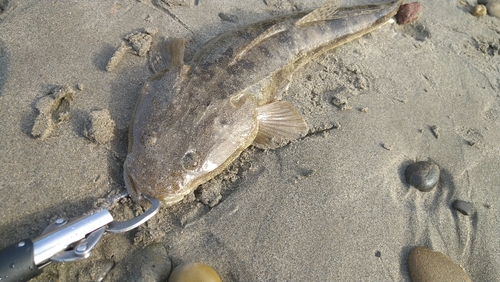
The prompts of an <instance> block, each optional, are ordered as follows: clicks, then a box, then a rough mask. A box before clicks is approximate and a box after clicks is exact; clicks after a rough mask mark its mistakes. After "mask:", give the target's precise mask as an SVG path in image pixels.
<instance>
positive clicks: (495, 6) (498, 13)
mask: <svg viewBox="0 0 500 282" xmlns="http://www.w3.org/2000/svg"><path fill="white" fill-rule="evenodd" d="M486 9H488V14H490V15H492V16H494V17H497V18H500V1H498V0H496V1H488V4H486Z"/></svg>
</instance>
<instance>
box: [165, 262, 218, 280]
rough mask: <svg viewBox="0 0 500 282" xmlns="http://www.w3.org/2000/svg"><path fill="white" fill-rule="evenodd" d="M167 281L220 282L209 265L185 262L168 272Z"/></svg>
mask: <svg viewBox="0 0 500 282" xmlns="http://www.w3.org/2000/svg"><path fill="white" fill-rule="evenodd" d="M168 281H169V282H198V281H204V282H222V280H221V279H220V277H219V274H217V272H215V270H214V269H213V268H211V267H210V266H208V265H206V264H203V263H199V262H193V263H186V264H181V265H179V266H177V267H176V268H175V269H174V271H172V274H170V278H169V279H168Z"/></svg>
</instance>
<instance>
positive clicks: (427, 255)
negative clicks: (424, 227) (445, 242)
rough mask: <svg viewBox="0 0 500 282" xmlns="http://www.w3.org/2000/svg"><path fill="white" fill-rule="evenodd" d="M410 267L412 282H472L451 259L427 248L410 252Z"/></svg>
mask: <svg viewBox="0 0 500 282" xmlns="http://www.w3.org/2000/svg"><path fill="white" fill-rule="evenodd" d="M408 267H409V270H410V278H411V281H412V282H445V281H450V282H451V281H453V282H462V281H463V282H472V279H471V278H470V277H469V275H467V273H465V271H464V270H463V269H462V268H461V267H460V266H459V265H458V264H456V263H455V262H454V261H452V260H451V259H450V258H449V257H447V256H446V255H444V254H443V253H440V252H435V251H432V250H430V249H428V248H426V247H415V248H413V249H412V250H411V251H410V255H409V256H408Z"/></svg>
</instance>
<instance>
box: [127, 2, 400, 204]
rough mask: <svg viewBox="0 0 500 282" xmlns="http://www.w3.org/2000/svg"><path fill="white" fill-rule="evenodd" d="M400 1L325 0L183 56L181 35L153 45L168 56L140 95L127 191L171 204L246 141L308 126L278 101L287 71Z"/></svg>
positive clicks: (377, 21)
mask: <svg viewBox="0 0 500 282" xmlns="http://www.w3.org/2000/svg"><path fill="white" fill-rule="evenodd" d="M400 4H401V1H390V2H385V3H380V4H374V5H364V6H353V7H336V6H335V5H334V4H332V3H330V4H327V5H325V6H323V7H320V8H318V9H316V10H313V11H312V12H310V13H295V14H291V15H286V16H281V17H277V18H274V19H270V20H266V21H262V22H259V23H255V24H251V25H248V26H246V27H243V28H240V29H238V30H235V31H230V32H227V33H225V34H223V35H220V36H218V37H216V38H214V39H212V40H210V41H209V42H207V43H206V45H205V46H204V47H202V48H201V49H200V51H199V52H198V53H197V54H195V55H194V57H193V59H192V61H191V62H189V63H187V64H184V63H183V55H184V41H183V40H182V39H174V40H171V42H170V43H168V44H167V48H166V49H161V48H159V50H160V51H159V52H160V53H161V52H163V55H162V57H164V58H171V63H170V66H169V67H168V68H167V69H164V70H161V71H160V72H158V73H157V74H155V75H154V76H153V77H152V78H151V79H150V80H148V81H147V83H146V85H145V87H144V89H143V91H142V93H141V97H140V98H139V101H138V104H137V105H136V109H135V113H134V117H133V119H132V122H131V126H130V134H129V139H130V140H129V154H128V155H127V159H126V161H125V164H124V176H125V184H126V186H127V189H128V191H129V193H130V194H131V195H132V196H133V197H134V199H139V198H140V196H141V195H142V194H144V195H147V196H151V197H156V198H158V199H161V200H164V201H165V202H166V203H168V204H172V203H175V202H177V201H180V200H181V199H182V198H183V197H184V196H185V195H186V194H188V193H190V192H192V191H193V190H194V189H195V188H196V186H198V185H199V184H202V183H204V182H206V181H208V180H209V179H211V178H212V177H214V176H215V175H217V174H218V173H220V172H221V171H222V170H223V169H225V168H226V167H227V166H228V165H229V164H230V163H231V162H232V161H233V160H234V159H235V158H236V157H237V156H238V155H239V154H240V153H241V151H242V150H244V149H245V148H246V147H248V146H250V145H251V144H254V145H256V146H258V147H261V148H273V147H277V146H281V145H283V144H286V143H287V142H288V141H290V140H293V139H297V138H300V137H301V136H303V135H305V134H306V133H307V131H308V127H307V125H306V124H305V122H304V120H303V118H302V117H301V116H300V114H299V113H298V112H297V111H296V110H295V109H294V108H293V106H292V105H291V104H290V103H289V102H285V101H280V95H281V94H282V92H283V91H284V90H285V89H286V87H287V86H288V84H289V82H290V79H291V75H292V74H293V73H294V72H295V71H296V70H297V69H298V68H300V67H301V66H303V65H304V64H305V63H307V62H308V61H310V60H311V59H313V58H315V57H317V56H318V55H320V54H322V53H324V52H326V51H328V50H331V49H332V48H335V47H337V46H340V45H342V44H345V43H347V42H349V41H351V40H353V39H356V38H358V37H360V36H362V35H364V34H366V33H368V32H370V31H372V30H374V29H376V28H378V27H379V26H381V25H382V24H384V23H385V22H387V21H388V20H389V19H390V18H391V17H392V16H393V15H394V14H395V13H396V11H397V9H398V7H399V5H400ZM162 50H163V51H162ZM165 50H168V52H167V51H165ZM165 52H167V53H165Z"/></svg>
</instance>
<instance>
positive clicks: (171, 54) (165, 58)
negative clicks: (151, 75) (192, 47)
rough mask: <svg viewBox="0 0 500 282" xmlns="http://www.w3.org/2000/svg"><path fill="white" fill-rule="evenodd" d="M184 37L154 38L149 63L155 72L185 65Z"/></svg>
mask: <svg viewBox="0 0 500 282" xmlns="http://www.w3.org/2000/svg"><path fill="white" fill-rule="evenodd" d="M185 43H186V41H185V40H184V38H172V39H166V38H163V39H158V40H154V41H153V44H152V45H151V48H150V51H149V53H148V54H149V64H150V66H151V69H152V70H153V72H155V73H157V72H161V71H163V70H167V69H168V70H171V69H176V68H180V67H182V66H184V50H185Z"/></svg>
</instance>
